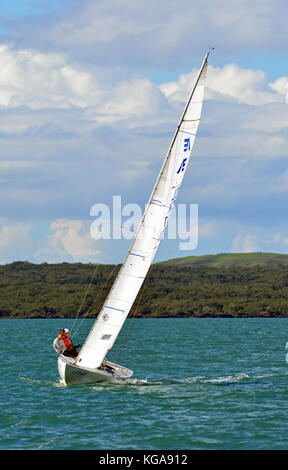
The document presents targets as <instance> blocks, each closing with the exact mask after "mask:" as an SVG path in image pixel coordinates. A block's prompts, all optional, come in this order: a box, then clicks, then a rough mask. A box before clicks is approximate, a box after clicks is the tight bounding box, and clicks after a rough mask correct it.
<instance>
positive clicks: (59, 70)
mask: <svg viewBox="0 0 288 470" xmlns="http://www.w3.org/2000/svg"><path fill="white" fill-rule="evenodd" d="M0 68H1V75H0V107H4V108H6V107H9V108H15V107H18V106H28V107H29V108H30V109H41V108H58V109H59V108H60V109H61V108H67V107H72V106H78V107H86V106H88V105H92V104H94V105H95V104H97V103H99V100H100V99H101V95H102V91H101V89H100V87H99V85H98V83H97V81H96V79H95V77H94V76H93V75H92V74H91V73H89V72H87V71H83V70H80V68H79V67H77V66H75V65H71V64H70V63H69V62H68V60H67V58H66V57H65V56H64V55H61V54H55V53H40V52H38V51H37V50H32V49H20V50H15V49H13V47H12V45H8V44H2V45H0Z"/></svg>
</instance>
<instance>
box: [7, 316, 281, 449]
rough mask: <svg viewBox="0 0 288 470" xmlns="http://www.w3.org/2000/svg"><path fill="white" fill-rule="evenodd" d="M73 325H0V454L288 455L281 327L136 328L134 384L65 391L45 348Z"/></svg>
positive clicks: (130, 346)
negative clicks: (95, 451) (245, 451)
mask: <svg viewBox="0 0 288 470" xmlns="http://www.w3.org/2000/svg"><path fill="white" fill-rule="evenodd" d="M72 323H73V320H70V319H69V320H66V321H64V320H57V319H53V320H52V319H51V320H20V319H19V320H1V321H0V325H1V339H2V341H1V395H0V396H1V440H0V442H1V443H0V448H1V449H45V450H51V449H83V450H88V449H107V450H113V449H144V450H145V449H163V450H164V449H170V450H171V449H176V450H177V449H186V450H187V449H226V450H227V449H233V450H238V449H242V450H243V449H252V450H258V449H274V450H275V449H287V448H288V433H287V414H288V404H287V403H288V402H287V398H288V393H287V391H288V366H287V364H286V361H285V356H286V353H287V352H288V350H286V349H285V345H286V341H288V319H232V318H229V319H136V320H135V321H134V324H133V328H132V332H131V333H130V335H129V337H128V340H127V342H126V344H125V348H123V350H122V353H121V358H120V363H121V364H123V365H127V366H128V367H129V368H131V369H133V370H134V378H133V380H130V382H129V383H127V384H125V385H109V384H98V385H80V386H73V387H63V386H61V385H60V383H59V376H58V371H57V356H56V353H55V352H54V350H53V347H52V342H53V339H54V337H55V336H56V335H57V330H58V329H59V328H60V327H66V326H68V327H70V328H71V326H72ZM91 325H92V320H85V321H84V322H83V323H82V327H81V330H80V333H81V334H77V336H76V337H75V341H77V342H81V341H82V342H83V340H84V338H85V336H86V334H87V333H88V331H89V329H90V327H91ZM128 326H129V321H128V325H127V326H126V328H127V327H128ZM125 334H126V331H125V330H124V331H123V334H122V338H123V337H124V336H125ZM120 340H121V338H120ZM118 343H119V342H117V344H116V345H115V348H114V349H113V351H112V353H113V354H112V353H111V354H110V355H109V358H110V359H112V360H113V359H114V360H115V359H117V354H118V353H119V350H120V349H119V348H118Z"/></svg>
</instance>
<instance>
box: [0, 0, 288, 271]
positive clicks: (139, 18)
mask: <svg viewBox="0 0 288 470" xmlns="http://www.w3.org/2000/svg"><path fill="white" fill-rule="evenodd" d="M0 4H1V9H0V69H1V74H0V183H1V184H0V263H8V262H12V261H16V260H29V261H31V262H37V263H39V262H43V261H48V262H62V261H68V262H75V261H83V262H89V261H91V262H103V263H121V262H122V260H123V259H124V257H125V254H126V250H127V249H128V247H129V244H130V241H129V240H125V239H123V240H105V241H99V240H93V239H92V238H91V236H90V226H91V223H92V222H93V217H91V216H90V210H91V207H92V206H93V205H94V204H97V203H102V204H106V205H107V206H108V207H109V208H110V209H111V213H112V203H113V196H115V195H121V198H122V203H123V205H124V204H128V203H133V204H138V205H139V206H140V207H142V208H143V209H144V205H145V203H146V202H147V200H148V197H149V196H150V192H151V190H152V188H153V185H154V181H155V179H156V177H157V174H158V171H159V169H160V167H161V163H162V160H163V158H164V156H165V154H166V151H167V149H168V147H169V143H170V140H171V138H172V135H173V133H174V129H175V125H176V124H177V122H178V119H179V116H180V115H181V112H182V109H183V106H184V104H185V100H186V98H187V96H188V94H189V91H190V89H191V87H192V86H193V80H194V79H195V75H196V73H197V70H198V69H199V67H200V65H201V62H202V60H203V57H204V55H205V53H206V52H207V50H208V49H209V47H210V46H211V45H213V46H214V47H215V50H214V51H213V53H212V54H211V55H210V58H209V68H208V76H207V90H206V94H205V102H204V106H203V114H202V121H201V123H200V127H199V131H198V136H197V139H196V143H195V146H194V149H193V156H192V159H191V162H190V166H189V168H188V171H187V173H186V175H185V178H184V182H183V187H182V189H181V192H180V194H179V197H178V203H182V204H184V203H185V204H188V205H189V204H198V213H199V233H198V246H197V248H196V249H193V250H182V251H181V250H180V249H179V241H180V240H179V239H178V240H165V241H164V242H163V243H162V244H161V246H160V248H159V251H158V254H157V257H156V260H163V259H168V258H173V257H179V256H188V255H200V254H207V253H219V252H247V251H267V252H268V251H269V252H271V251H273V252H281V253H287V252H288V223H287V216H286V213H287V209H286V207H287V192H288V161H287V157H288V146H287V144H288V114H287V109H288V108H287V107H288V101H287V99H288V85H287V84H288V71H287V58H288V57H287V42H288V39H287V32H286V30H287V27H286V18H287V13H288V11H287V10H288V6H287V3H286V2H284V1H283V0H261V1H260V0H257V1H255V2H253V4H252V3H251V2H248V0H242V1H240V0H233V1H228V0H213V1H212V0H201V1H200V0H198V1H197V0H194V1H192V0H191V1H187V0H179V1H178V2H175V1H172V0H165V1H164V0H158V1H157V2H155V1H152V0H146V1H144V0H138V1H136V2H135V1H132V0H117V1H115V0H113V1H110V0H105V1H104V0H98V1H97V2H95V1H94V0H93V1H92V0H82V1H81V2H78V1H76V0H69V1H68V0H57V1H56V0H54V1H50V2H49V4H48V3H47V2H44V1H42V0H30V1H28V0H27V1H25V0H21V1H20V0H18V1H16V0H9V2H8V1H6V0H1V1H0ZM124 220H125V218H123V221H124Z"/></svg>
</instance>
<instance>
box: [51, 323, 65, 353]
mask: <svg viewBox="0 0 288 470" xmlns="http://www.w3.org/2000/svg"><path fill="white" fill-rule="evenodd" d="M53 346H54V349H55V351H56V352H57V354H59V355H60V354H63V353H64V352H65V350H66V346H65V342H64V330H63V328H61V330H59V333H58V336H57V338H55V339H54V342H53Z"/></svg>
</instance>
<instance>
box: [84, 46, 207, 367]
mask: <svg viewBox="0 0 288 470" xmlns="http://www.w3.org/2000/svg"><path fill="white" fill-rule="evenodd" d="M208 55H209V53H208V54H207V55H206V57H205V59H204V61H203V64H202V67H201V69H200V72H199V74H198V77H197V79H196V82H195V85H194V87H193V90H192V92H191V94H190V97H189V99H188V101H187V104H186V106H185V108H184V111H183V113H182V116H181V119H180V121H179V124H178V126H177V127H176V131H175V134H174V136H173V139H172V141H171V144H170V147H169V150H168V152H167V154H166V157H165V159H164V162H163V165H162V168H161V170H160V172H159V175H158V178H157V180H156V183H155V185H154V188H153V191H152V193H151V196H150V199H149V201H148V204H147V206H146V209H145V212H144V215H143V217H142V221H141V223H140V225H139V227H138V230H137V232H136V235H135V237H134V239H133V241H132V244H131V246H130V249H129V250H128V253H127V256H126V259H125V261H124V263H123V264H122V266H121V268H120V271H119V272H118V275H117V277H116V279H115V281H114V284H113V286H112V288H111V290H110V292H109V294H108V296H107V298H106V300H105V302H104V305H103V307H102V309H101V311H100V312H99V315H98V318H97V320H96V321H95V323H94V325H93V327H92V329H91V331H90V333H89V335H88V337H87V339H86V341H85V343H84V345H83V347H82V349H81V351H80V354H79V356H78V358H77V362H76V363H77V364H78V365H81V366H85V367H90V368H97V367H99V366H100V365H101V363H102V361H103V359H104V358H105V356H106V354H107V352H109V350H111V348H112V347H113V344H114V342H115V341H116V339H117V336H118V334H119V332H120V330H121V328H122V326H123V323H124V321H125V319H126V318H127V316H128V314H129V312H130V310H131V308H132V306H133V303H134V301H135V299H136V297H137V295H138V292H139V290H140V288H141V286H142V284H143V282H144V279H145V278H146V276H147V273H148V271H149V268H150V266H151V263H152V261H153V259H154V256H155V254H156V251H157V249H158V246H159V244H160V242H161V240H162V238H163V236H164V231H165V228H166V226H167V222H168V218H169V215H170V213H171V211H172V209H173V206H174V204H175V201H176V198H177V195H178V191H179V189H180V186H181V183H182V180H183V177H184V174H185V172H186V169H187V165H188V163H189V159H190V155H191V152H192V148H193V144H194V141H195V136H196V133H197V129H198V126H199V122H200V117H201V110H202V103H203V97H204V86H205V77H206V69H207V58H208Z"/></svg>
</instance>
